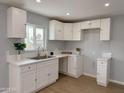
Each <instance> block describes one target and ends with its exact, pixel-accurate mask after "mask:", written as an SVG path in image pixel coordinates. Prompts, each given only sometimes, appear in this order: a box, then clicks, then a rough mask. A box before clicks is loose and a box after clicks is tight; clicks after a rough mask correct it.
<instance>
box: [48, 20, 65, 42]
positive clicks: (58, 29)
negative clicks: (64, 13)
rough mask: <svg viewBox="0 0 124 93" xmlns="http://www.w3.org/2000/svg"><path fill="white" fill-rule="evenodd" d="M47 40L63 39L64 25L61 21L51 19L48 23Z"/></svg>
mask: <svg viewBox="0 0 124 93" xmlns="http://www.w3.org/2000/svg"><path fill="white" fill-rule="evenodd" d="M49 30H50V31H49V40H63V39H64V31H63V30H64V25H63V23H62V22H59V21H56V20H52V21H50V24H49Z"/></svg>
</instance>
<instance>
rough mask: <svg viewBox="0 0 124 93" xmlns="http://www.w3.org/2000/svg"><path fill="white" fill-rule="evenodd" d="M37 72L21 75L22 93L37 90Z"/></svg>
mask: <svg viewBox="0 0 124 93" xmlns="http://www.w3.org/2000/svg"><path fill="white" fill-rule="evenodd" d="M35 73H36V72H35V71H29V72H25V73H21V81H20V83H21V92H20V93H31V92H32V91H34V90H35Z"/></svg>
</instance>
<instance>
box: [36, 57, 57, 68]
mask: <svg viewBox="0 0 124 93" xmlns="http://www.w3.org/2000/svg"><path fill="white" fill-rule="evenodd" d="M49 64H58V59H53V60H48V61H44V62H40V63H38V64H37V68H41V67H43V66H46V65H49Z"/></svg>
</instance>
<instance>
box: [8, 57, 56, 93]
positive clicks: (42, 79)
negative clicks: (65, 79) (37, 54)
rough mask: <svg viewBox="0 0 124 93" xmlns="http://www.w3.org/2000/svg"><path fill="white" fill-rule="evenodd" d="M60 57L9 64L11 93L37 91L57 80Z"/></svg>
mask: <svg viewBox="0 0 124 93" xmlns="http://www.w3.org/2000/svg"><path fill="white" fill-rule="evenodd" d="M57 79H58V59H51V60H48V61H43V62H38V63H33V64H28V65H23V66H16V65H13V64H9V87H10V89H11V93H35V92H36V91H38V90H40V89H42V88H44V87H46V86H48V85H50V84H52V83H54V82H56V80H57Z"/></svg>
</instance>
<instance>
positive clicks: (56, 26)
mask: <svg viewBox="0 0 124 93" xmlns="http://www.w3.org/2000/svg"><path fill="white" fill-rule="evenodd" d="M110 21H111V20H110V18H105V19H96V20H90V21H84V22H78V23H62V22H59V21H56V20H52V21H50V28H49V29H50V31H49V39H50V40H64V41H79V40H82V37H83V35H84V34H83V33H84V31H83V30H88V29H99V31H100V40H110Z"/></svg>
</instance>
